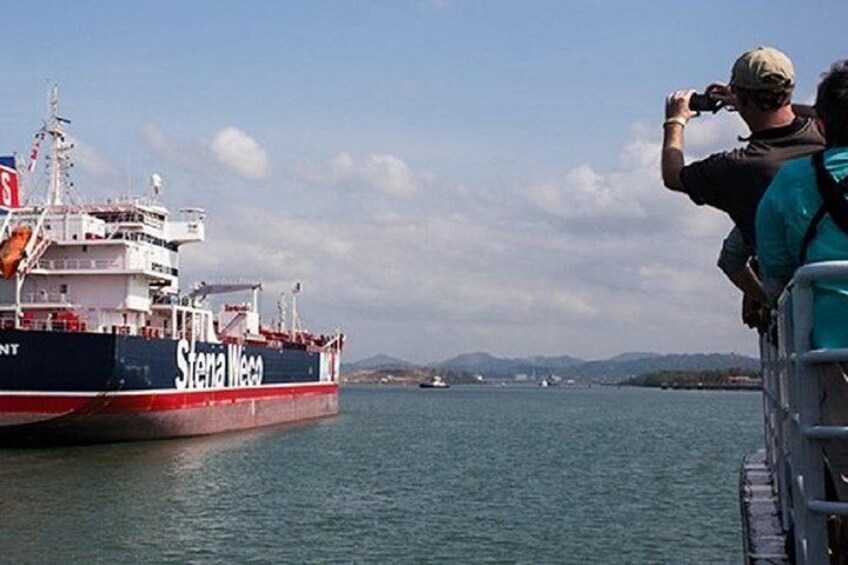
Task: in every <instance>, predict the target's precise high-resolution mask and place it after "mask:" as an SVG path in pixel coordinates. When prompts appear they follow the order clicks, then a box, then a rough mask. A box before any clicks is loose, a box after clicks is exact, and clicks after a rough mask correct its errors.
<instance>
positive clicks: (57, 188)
mask: <svg viewBox="0 0 848 565" xmlns="http://www.w3.org/2000/svg"><path fill="white" fill-rule="evenodd" d="M47 112H48V115H47V123H46V124H45V126H44V131H45V133H46V134H47V135H49V136H50V138H51V140H52V143H51V144H50V145H51V147H50V156H49V158H48V165H47V167H48V173H49V176H50V177H49V178H50V180H49V184H48V186H47V200H46V202H45V204H46V205H48V206H60V205H61V204H62V203H63V199H64V195H65V192H66V191H67V186H66V181H67V178H68V169H70V166H71V156H70V153H71V150H72V149H73V148H74V144H73V143H67V142H66V141H65V130H64V127H63V125H64V124H69V123H71V122H70V120H66V119H65V118H62V117H60V116H59V87H58V86H57V85H55V84H54V85H53V88H52V89H51V90H50V101H49V103H48V107H47Z"/></svg>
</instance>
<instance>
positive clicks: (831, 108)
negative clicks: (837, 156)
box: [816, 59, 848, 147]
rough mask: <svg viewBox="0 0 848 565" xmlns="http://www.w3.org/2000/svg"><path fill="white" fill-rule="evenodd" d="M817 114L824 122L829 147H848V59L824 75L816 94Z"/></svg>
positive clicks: (837, 63)
mask: <svg viewBox="0 0 848 565" xmlns="http://www.w3.org/2000/svg"><path fill="white" fill-rule="evenodd" d="M816 113H817V114H818V115H819V118H821V119H822V121H823V122H824V135H825V138H826V139H827V144H828V146H830V147H833V146H845V145H848V59H846V60H843V61H837V62H836V63H834V64H833V66H832V67H830V70H829V71H828V72H826V73H825V74H824V75H823V78H822V81H821V82H820V83H819V88H818V92H817V93H816Z"/></svg>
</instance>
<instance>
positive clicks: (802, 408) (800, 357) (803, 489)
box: [792, 280, 827, 563]
mask: <svg viewBox="0 0 848 565" xmlns="http://www.w3.org/2000/svg"><path fill="white" fill-rule="evenodd" d="M792 326H793V332H792V342H793V345H794V347H793V350H794V351H793V355H792V359H793V373H794V374H793V379H792V380H793V381H794V384H795V387H794V388H795V392H796V395H795V397H796V398H797V405H796V408H797V409H796V410H795V411H794V413H795V414H796V415H797V416H796V418H797V432H796V434H797V439H796V441H795V442H793V443H794V444H795V446H794V447H795V448H796V450H797V451H796V453H797V456H794V457H793V458H795V457H797V459H796V468H795V469H794V472H795V473H796V474H797V475H798V477H799V480H798V485H799V490H800V492H799V493H798V494H799V495H800V496H798V497H796V499H795V503H796V504H798V503H800V504H801V505H802V506H801V508H799V509H798V510H799V511H798V512H796V513H795V519H796V528H797V531H796V551H797V552H798V553H797V557H798V558H799V559H798V562H799V563H826V562H827V528H826V520H827V518H826V516H825V515H823V514H820V513H816V512H813V511H812V510H811V508H810V503H811V502H812V501H814V500H824V498H825V492H824V462H823V458H822V444H821V443H820V442H819V441H814V440H810V439H809V438H807V437H806V436H805V435H804V433H805V431H806V430H809V429H810V428H811V427H813V426H816V425H818V424H819V423H820V422H821V410H820V403H821V379H820V377H821V367H820V366H817V365H812V364H810V363H807V362H805V361H804V354H805V353H807V352H808V351H809V350H810V336H811V332H812V328H813V289H812V285H811V283H810V282H809V281H806V280H804V281H799V282H796V284H795V286H794V287H793V289H792Z"/></svg>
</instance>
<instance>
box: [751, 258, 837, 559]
mask: <svg viewBox="0 0 848 565" xmlns="http://www.w3.org/2000/svg"><path fill="white" fill-rule="evenodd" d="M834 279H843V280H848V261H829V262H823V263H814V264H810V265H806V266H804V267H801V268H800V269H798V270H797V271H796V273H795V275H794V277H793V279H792V281H791V282H790V283H789V285H788V286H787V288H786V289H785V290H784V292H783V293H782V294H781V296H780V299H779V300H778V306H777V309H776V312H775V314H774V318H773V326H772V328H771V331H769V332H766V333H765V334H764V335H763V336H762V339H761V341H760V349H761V358H762V366H763V392H764V394H763V413H764V419H765V431H766V457H767V462H768V464H769V468H770V469H771V471H772V476H773V479H774V483H773V486H774V489H775V490H776V491H777V495H778V500H779V506H780V518H781V523H782V525H783V527H784V529H785V530H786V531H787V534H788V535H789V536H793V537H794V540H793V541H794V554H795V562H796V563H798V564H799V565H806V564H818V563H828V561H829V559H828V551H829V548H828V536H827V521H828V518H829V517H830V516H833V515H839V516H846V515H848V501H843V502H836V501H833V500H827V498H826V495H825V463H824V450H823V446H824V441H826V440H843V441H848V426H833V425H824V424H823V421H822V411H821V398H822V382H823V379H825V378H837V377H838V374H837V373H836V372H834V371H828V370H827V369H828V368H830V367H831V366H832V365H833V364H834V363H839V362H848V349H812V348H811V343H810V336H811V332H812V328H813V323H814V320H813V293H814V286H815V283H816V282H817V281H821V280H834ZM834 375H837V376H834ZM846 410H848V406H846ZM833 550H834V548H830V551H833ZM846 551H848V549H846Z"/></svg>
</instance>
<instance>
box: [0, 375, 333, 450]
mask: <svg viewBox="0 0 848 565" xmlns="http://www.w3.org/2000/svg"><path fill="white" fill-rule="evenodd" d="M336 413H338V385H336V384H335V383H321V384H317V383H316V384H304V385H285V386H259V387H247V388H240V389H223V390H205V391H193V392H183V391H180V392H176V391H139V392H137V393H136V392H132V393H129V392H119V393H106V394H95V395H75V394H44V393H26V392H21V393H16V394H4V393H0V442H2V443H3V444H7V445H9V444H17V445H32V444H45V443H50V444H54V443H61V444H67V443H96V442H110V441H133V440H150V439H163V438H172V437H182V436H196V435H206V434H215V433H221V432H227V431H235V430H245V429H250V428H257V427H262V426H272V425H276V424H284V423H289V422H297V421H303V420H309V419H315V418H322V417H326V416H332V415H334V414H336Z"/></svg>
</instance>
